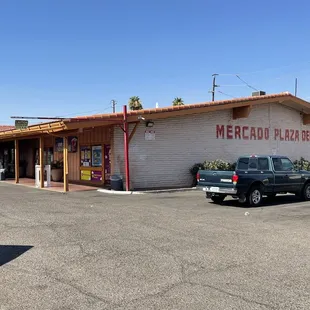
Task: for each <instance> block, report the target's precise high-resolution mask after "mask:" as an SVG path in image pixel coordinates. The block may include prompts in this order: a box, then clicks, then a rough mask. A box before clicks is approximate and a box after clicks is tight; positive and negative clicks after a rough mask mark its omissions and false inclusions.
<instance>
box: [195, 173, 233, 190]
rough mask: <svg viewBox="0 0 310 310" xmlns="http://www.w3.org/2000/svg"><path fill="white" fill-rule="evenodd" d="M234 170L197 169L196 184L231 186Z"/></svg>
mask: <svg viewBox="0 0 310 310" xmlns="http://www.w3.org/2000/svg"><path fill="white" fill-rule="evenodd" d="M233 174H234V171H220V170H199V172H198V175H199V177H198V180H197V181H198V186H216V187H225V188H229V187H233V182H232V176H233Z"/></svg>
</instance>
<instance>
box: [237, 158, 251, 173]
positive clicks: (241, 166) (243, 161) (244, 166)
mask: <svg viewBox="0 0 310 310" xmlns="http://www.w3.org/2000/svg"><path fill="white" fill-rule="evenodd" d="M248 166H249V158H247V157H244V158H240V159H239V161H238V170H248Z"/></svg>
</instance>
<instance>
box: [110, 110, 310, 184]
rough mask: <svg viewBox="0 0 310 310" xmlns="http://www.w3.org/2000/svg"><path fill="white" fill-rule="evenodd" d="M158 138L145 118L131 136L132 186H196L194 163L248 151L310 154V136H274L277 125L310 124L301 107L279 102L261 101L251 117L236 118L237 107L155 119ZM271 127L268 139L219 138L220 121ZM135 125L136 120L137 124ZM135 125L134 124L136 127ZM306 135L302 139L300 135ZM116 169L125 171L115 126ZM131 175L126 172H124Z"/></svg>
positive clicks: (296, 155)
mask: <svg viewBox="0 0 310 310" xmlns="http://www.w3.org/2000/svg"><path fill="white" fill-rule="evenodd" d="M154 122H155V126H154V127H153V128H149V129H151V130H155V131H156V140H155V141H146V140H145V138H144V132H145V130H146V129H147V128H146V127H145V126H144V124H143V123H141V124H140V125H139V127H138V129H137V131H136V133H135V135H134V137H133V139H132V140H131V142H130V153H129V157H130V173H131V187H132V188H156V187H157V188H159V187H172V186H173V187H174V186H190V185H191V181H192V177H191V175H190V174H189V168H190V167H191V166H192V165H193V164H194V163H197V162H203V161H204V160H214V159H223V160H226V161H229V162H234V161H235V160H236V159H237V158H238V157H239V156H240V155H243V154H253V153H256V154H272V153H273V152H276V153H277V154H282V155H287V156H289V157H291V159H292V160H295V159H297V158H299V157H300V156H303V157H305V158H309V159H310V142H303V141H299V142H292V141H277V140H274V129H275V128H281V129H282V130H285V129H295V130H300V131H302V130H310V126H309V127H307V126H303V125H302V118H301V116H300V113H299V112H297V111H295V110H293V109H290V108H287V107H284V106H281V105H277V104H273V105H270V104H267V105H262V106H257V107H255V108H253V109H252V111H251V113H250V116H249V117H248V118H247V119H238V120H232V110H227V111H219V112H210V113H204V114H198V115H188V116H183V117H177V118H169V119H162V120H154ZM217 124H222V125H233V126H238V125H239V126H249V127H251V126H254V127H263V128H269V130H270V138H269V140H268V141H266V140H260V141H258V140H238V139H237V140H235V139H232V140H228V139H217V137H216V125H217ZM132 127H133V126H132ZM132 127H131V128H132ZM300 140H301V139H300ZM113 151H114V159H115V160H114V172H115V173H120V174H122V175H123V176H124V155H123V154H124V147H123V132H122V131H121V129H119V128H118V127H115V129H114V150H113ZM124 177H125V176H124Z"/></svg>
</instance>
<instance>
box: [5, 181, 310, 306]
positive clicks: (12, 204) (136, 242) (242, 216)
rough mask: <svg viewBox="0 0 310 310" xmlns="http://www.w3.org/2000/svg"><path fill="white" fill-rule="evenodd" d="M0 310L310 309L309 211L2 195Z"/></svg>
mask: <svg viewBox="0 0 310 310" xmlns="http://www.w3.org/2000/svg"><path fill="white" fill-rule="evenodd" d="M0 198H1V199H0V292H1V293H0V309H1V310H8V309H10V310H11V309H12V310H13V309H14V310H16V309H40V310H49V309H75V310H76V309H96V310H97V309H98V310H99V309H100V310H101V309H129V310H130V309H203V310H206V309H208V310H209V309H217V310H218V309H310V263H309V261H310V241H309V240H310V238H309V237H310V233H309V226H310V204H309V203H305V202H298V201H296V200H294V198H292V197H280V199H279V200H277V203H274V204H272V205H264V206H262V207H260V208H256V209H245V208H241V207H239V206H238V205H237V204H236V203H235V202H230V201H228V202H225V203H224V205H222V206H216V205H214V204H212V203H208V202H207V201H206V199H205V198H204V194H203V193H202V192H196V191H194V192H183V193H164V194H163V193H161V194H147V195H131V196H115V195H109V194H102V193H98V192H96V191H94V192H80V193H69V194H60V193H52V192H47V191H40V190H35V189H29V188H25V187H22V186H15V185H7V184H0Z"/></svg>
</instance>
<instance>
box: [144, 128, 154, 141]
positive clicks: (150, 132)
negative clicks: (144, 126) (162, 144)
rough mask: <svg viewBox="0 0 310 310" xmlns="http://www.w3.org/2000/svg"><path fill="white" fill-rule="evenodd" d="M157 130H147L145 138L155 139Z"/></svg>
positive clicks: (148, 139)
mask: <svg viewBox="0 0 310 310" xmlns="http://www.w3.org/2000/svg"><path fill="white" fill-rule="evenodd" d="M155 138H156V136H155V130H145V133H144V139H145V140H147V141H152V140H155Z"/></svg>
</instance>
